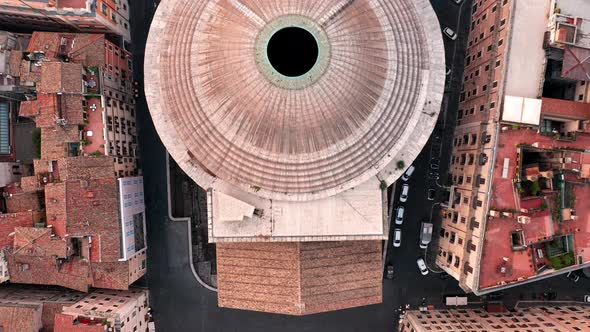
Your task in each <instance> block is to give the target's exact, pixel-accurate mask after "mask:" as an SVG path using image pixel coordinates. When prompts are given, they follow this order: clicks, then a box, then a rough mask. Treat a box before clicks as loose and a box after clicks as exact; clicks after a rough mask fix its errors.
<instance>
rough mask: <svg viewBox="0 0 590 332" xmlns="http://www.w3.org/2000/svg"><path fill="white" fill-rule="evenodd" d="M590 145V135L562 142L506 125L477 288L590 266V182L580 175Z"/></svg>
mask: <svg viewBox="0 0 590 332" xmlns="http://www.w3.org/2000/svg"><path fill="white" fill-rule="evenodd" d="M566 111H567V109H566ZM564 112H565V111H564ZM562 113H563V112H562ZM566 113H567V112H566ZM589 147H590V135H588V134H586V133H583V132H582V133H578V134H577V135H576V137H575V139H573V140H562V139H557V137H556V136H551V135H546V134H541V133H539V131H537V130H533V129H528V128H519V127H518V126H513V127H508V126H506V127H504V128H503V130H502V131H501V133H500V135H499V137H498V147H497V158H496V163H495V165H494V177H493V182H492V193H491V200H490V213H489V214H490V217H489V221H488V222H487V226H486V233H485V240H484V246H483V254H482V258H481V262H480V269H481V270H480V279H479V289H480V290H485V289H488V288H492V287H497V286H501V285H505V284H509V283H513V282H517V281H524V280H527V279H529V278H532V277H536V276H541V275H546V274H550V273H553V272H554V271H556V270H561V269H564V268H567V267H569V266H572V265H574V264H583V263H590V252H589V249H590V205H588V204H587V202H590V182H589V181H588V179H587V178H585V175H584V173H583V172H582V171H581V170H582V169H584V167H587V166H588V165H587V163H588V162H589V161H590V153H588V152H585V149H588V148H589ZM505 160H508V162H506V161H505ZM535 162H536V163H535ZM506 165H508V167H506ZM561 174H563V175H561ZM543 177H546V178H544V180H543V184H542V185H539V181H540V180H539V179H541V178H543ZM535 183H536V184H535Z"/></svg>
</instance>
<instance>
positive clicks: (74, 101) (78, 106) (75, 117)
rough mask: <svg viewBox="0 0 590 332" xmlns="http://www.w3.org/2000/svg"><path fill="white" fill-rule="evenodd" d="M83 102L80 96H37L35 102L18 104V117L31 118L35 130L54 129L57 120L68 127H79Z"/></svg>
mask: <svg viewBox="0 0 590 332" xmlns="http://www.w3.org/2000/svg"><path fill="white" fill-rule="evenodd" d="M83 100H84V98H83V97H82V95H57V94H38V95H37V99H36V100H30V101H24V102H22V103H21V104H20V111H19V116H23V117H29V118H33V119H34V120H35V125H36V126H37V128H55V127H56V119H58V118H63V119H66V120H67V122H68V124H69V125H81V124H83V123H84V118H83V115H82V113H83V112H82V101H83Z"/></svg>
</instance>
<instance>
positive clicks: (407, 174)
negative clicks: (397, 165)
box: [402, 165, 416, 182]
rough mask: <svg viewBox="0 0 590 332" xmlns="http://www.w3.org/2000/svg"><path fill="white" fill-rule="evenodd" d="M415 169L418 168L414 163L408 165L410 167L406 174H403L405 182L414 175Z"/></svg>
mask: <svg viewBox="0 0 590 332" xmlns="http://www.w3.org/2000/svg"><path fill="white" fill-rule="evenodd" d="M415 170H416V167H414V165H412V166H410V167H408V169H407V170H406V172H405V173H404V175H402V180H404V182H405V181H408V180H409V179H410V176H412V173H414V171H415Z"/></svg>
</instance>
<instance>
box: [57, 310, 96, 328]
mask: <svg viewBox="0 0 590 332" xmlns="http://www.w3.org/2000/svg"><path fill="white" fill-rule="evenodd" d="M76 318H77V317H74V316H70V315H68V314H64V313H58V314H56V315H55V327H54V332H104V331H105V326H104V325H102V324H98V325H84V324H78V323H74V320H76Z"/></svg>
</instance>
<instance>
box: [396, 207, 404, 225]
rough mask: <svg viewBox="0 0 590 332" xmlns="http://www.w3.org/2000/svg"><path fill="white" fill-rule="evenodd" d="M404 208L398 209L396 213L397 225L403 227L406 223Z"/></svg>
mask: <svg viewBox="0 0 590 332" xmlns="http://www.w3.org/2000/svg"><path fill="white" fill-rule="evenodd" d="M404 211H405V209H404V207H403V206H400V207H398V208H397V211H396V213H395V224H396V225H401V224H403V223H404Z"/></svg>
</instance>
